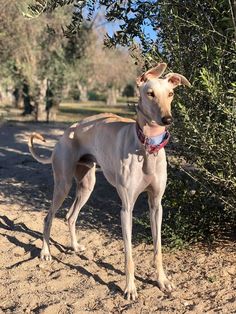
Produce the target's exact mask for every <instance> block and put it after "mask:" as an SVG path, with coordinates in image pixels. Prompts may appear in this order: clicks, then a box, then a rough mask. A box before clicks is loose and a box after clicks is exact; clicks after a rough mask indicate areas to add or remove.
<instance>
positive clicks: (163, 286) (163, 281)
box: [157, 276, 175, 293]
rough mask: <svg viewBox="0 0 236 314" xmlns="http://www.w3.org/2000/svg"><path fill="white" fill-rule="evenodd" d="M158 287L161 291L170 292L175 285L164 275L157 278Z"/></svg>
mask: <svg viewBox="0 0 236 314" xmlns="http://www.w3.org/2000/svg"><path fill="white" fill-rule="evenodd" d="M157 284H158V287H159V288H160V290H161V291H163V292H167V293H170V292H172V291H173V290H174V289H175V285H174V284H173V283H172V282H171V281H170V280H169V279H167V278H166V277H165V276H164V277H161V278H159V279H157Z"/></svg>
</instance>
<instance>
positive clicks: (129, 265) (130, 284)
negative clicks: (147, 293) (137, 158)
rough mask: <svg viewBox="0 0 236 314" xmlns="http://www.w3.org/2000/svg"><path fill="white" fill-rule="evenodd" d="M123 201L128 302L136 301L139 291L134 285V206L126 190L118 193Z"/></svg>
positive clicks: (122, 213) (122, 217)
mask: <svg viewBox="0 0 236 314" xmlns="http://www.w3.org/2000/svg"><path fill="white" fill-rule="evenodd" d="M118 193H119V195H120V197H121V200H122V209H121V226H122V234H123V239H124V246H125V273H126V286H125V290H124V294H125V297H126V298H127V300H130V299H131V300H135V298H136V297H137V290H136V287H135V283H134V262H133V257H132V242H131V240H132V212H133V205H134V202H132V201H131V200H130V199H129V196H128V195H129V193H128V191H126V190H125V189H122V191H118Z"/></svg>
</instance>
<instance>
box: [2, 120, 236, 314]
mask: <svg viewBox="0 0 236 314" xmlns="http://www.w3.org/2000/svg"><path fill="white" fill-rule="evenodd" d="M65 127H66V126H65V125H64V124H55V125H46V124H33V123H30V122H28V123H13V122H8V123H2V124H1V125H0V178H1V180H0V243H1V246H0V250H1V254H0V313H45V314H46V313H48V314H49V313H50V314H52V313H88V312H91V313H236V278H235V275H236V271H235V267H236V263H235V262H236V255H235V244H234V243H233V242H222V243H219V244H218V245H217V246H214V247H211V248H209V247H204V246H194V247H191V248H189V249H185V250H182V251H171V252H170V251H166V252H165V253H164V265H165V268H166V270H167V274H168V276H169V277H170V278H171V280H172V281H173V282H174V283H175V284H176V286H177V289H176V290H175V291H174V292H173V293H172V294H169V295H167V294H163V293H162V292H161V291H160V290H159V289H158V287H157V286H156V283H155V272H154V269H153V268H152V265H151V261H152V245H147V244H144V243H141V244H140V242H138V241H135V244H134V254H133V255H134V260H135V264H136V285H137V289H138V294H139V298H138V299H137V300H136V301H127V300H125V299H124V298H123V294H122V290H123V288H124V285H125V276H124V269H123V264H124V252H123V242H122V239H121V228H120V221H119V207H120V203H119V200H118V197H117V195H116V192H115V191H114V189H113V188H112V187H111V186H110V185H109V184H108V183H107V182H106V181H105V179H104V177H103V175H102V174H101V172H99V171H98V173H97V184H96V187H95V191H94V193H93V194H92V196H91V198H90V200H89V202H88V204H87V205H86V206H85V207H84V208H83V210H82V212H81V214H80V217H79V221H78V224H77V227H78V230H79V238H80V242H81V243H82V244H84V245H85V246H86V251H85V252H83V253H81V254H74V253H73V252H72V251H71V250H70V247H69V232H68V228H67V225H66V223H65V221H64V217H65V214H66V210H67V208H68V207H69V205H70V204H71V203H72V198H73V193H74V191H73V190H72V192H71V194H70V196H69V197H68V198H67V200H66V201H65V203H64V205H63V208H62V210H61V211H60V212H59V213H58V215H57V218H56V219H55V220H54V223H53V228H52V235H51V236H52V237H51V238H52V239H51V249H52V255H53V260H52V261H51V262H41V261H40V259H39V257H38V256H39V252H40V248H41V239H42V226H43V218H44V216H45V214H46V212H47V209H48V207H49V205H50V200H51V197H52V187H53V182H52V172H51V168H50V165H41V164H39V163H37V162H36V161H35V160H34V159H33V158H32V157H31V156H30V154H29V153H28V149H27V145H26V143H27V135H28V134H29V133H30V132H31V131H32V130H34V131H40V132H42V133H43V134H44V135H45V136H46V137H47V139H48V140H49V143H50V145H49V146H47V147H46V146H45V147H42V148H41V149H40V150H39V151H40V152H41V153H43V154H45V155H47V154H49V153H50V149H51V147H52V146H53V145H54V143H55V141H56V139H57V138H58V136H59V135H60V134H62V132H63V130H64V129H65ZM146 208H147V205H146V203H145V198H144V197H141V199H140V200H139V202H138V204H137V206H136V209H135V213H134V215H139V213H140V212H142V211H143V210H146ZM136 229H137V228H136V226H134V235H135V233H136V231H137V230H136Z"/></svg>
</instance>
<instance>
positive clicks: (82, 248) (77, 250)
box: [73, 243, 85, 253]
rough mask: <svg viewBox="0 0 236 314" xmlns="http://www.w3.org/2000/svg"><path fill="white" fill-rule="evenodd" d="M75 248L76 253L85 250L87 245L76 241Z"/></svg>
mask: <svg viewBox="0 0 236 314" xmlns="http://www.w3.org/2000/svg"><path fill="white" fill-rule="evenodd" d="M73 249H74V251H75V252H76V253H79V252H83V251H85V246H84V245H83V244H78V243H76V244H75V245H73Z"/></svg>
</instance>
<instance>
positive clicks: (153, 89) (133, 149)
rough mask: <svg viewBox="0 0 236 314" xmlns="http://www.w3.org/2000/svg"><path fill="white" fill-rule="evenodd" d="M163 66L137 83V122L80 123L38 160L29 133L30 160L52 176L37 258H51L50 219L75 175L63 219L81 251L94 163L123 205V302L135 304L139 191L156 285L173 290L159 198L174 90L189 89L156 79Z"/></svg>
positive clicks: (173, 77)
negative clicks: (80, 228) (81, 221)
mask: <svg viewBox="0 0 236 314" xmlns="http://www.w3.org/2000/svg"><path fill="white" fill-rule="evenodd" d="M166 66H167V65H166V64H165V63H160V64H158V65H157V66H156V67H154V68H152V69H150V70H149V71H147V72H145V73H143V74H142V75H141V76H140V77H139V78H138V79H137V85H138V89H139V93H140V97H139V103H138V106H137V120H136V121H134V120H132V119H126V118H122V117H119V116H117V115H114V114H109V113H108V114H106V113H105V114H99V115H95V116H92V117H89V118H87V119H84V120H82V121H81V122H78V123H76V124H73V125H72V126H71V127H69V128H68V129H67V130H66V131H65V133H64V135H63V136H62V137H61V138H60V140H59V142H58V143H57V144H56V146H55V148H54V150H53V153H52V155H51V157H50V158H48V159H46V158H42V157H40V156H38V155H37V154H36V153H35V150H34V147H33V139H34V138H36V139H39V140H41V141H45V139H44V138H43V137H42V136H41V135H40V134H38V133H33V134H32V135H31V136H30V138H29V150H30V152H31V154H32V155H33V157H34V158H35V159H36V160H37V161H39V162H41V163H44V164H49V163H52V168H53V174H54V192H53V201H52V206H51V208H50V210H49V212H48V214H47V216H46V217H45V221H44V232H43V247H42V251H41V258H42V259H44V260H51V255H50V250H49V237H50V229H51V225H52V219H53V217H54V216H55V213H56V211H57V210H58V209H59V207H60V206H61V205H62V203H63V201H64V199H65V197H66V196H67V194H68V192H69V190H70V187H71V184H72V179H73V177H74V178H75V180H76V183H77V190H76V198H75V201H74V203H73V204H72V206H71V208H70V210H69V211H68V213H67V217H66V218H67V220H68V224H69V230H70V235H71V243H72V247H73V249H74V250H75V251H79V250H83V249H84V247H83V246H82V245H81V244H78V242H77V239H76V233H75V224H76V220H77V217H78V214H79V212H80V209H81V207H82V206H83V205H84V204H85V203H86V202H87V200H88V198H89V196H90V194H91V192H92V190H93V188H94V185H95V167H96V164H98V165H99V166H100V167H101V169H102V171H103V173H104V176H105V177H106V179H107V180H108V182H110V184H112V185H113V186H114V187H115V188H116V190H117V192H118V194H119V196H120V199H121V202H122V209H121V225H122V234H123V240H124V247H125V272H126V286H125V290H124V294H125V296H126V298H127V299H133V300H134V299H135V298H136V297H137V291H136V287H135V283H134V262H133V258H132V244H131V237H132V211H133V207H134V203H135V201H136V199H137V197H138V195H139V194H140V193H141V192H143V191H147V193H148V203H149V209H150V222H151V231H152V236H153V244H154V265H155V267H156V273H157V284H158V286H159V288H160V289H161V290H163V291H171V290H172V289H173V288H174V285H173V284H172V283H171V282H170V281H169V280H168V279H167V277H166V275H165V272H164V269H163V266H162V252H161V223H162V205H161V199H162V196H163V193H164V191H165V186H166V179H167V163H166V155H165V150H164V146H165V145H166V143H167V142H168V138H169V132H168V131H167V129H166V128H167V126H168V125H170V124H171V123H172V120H173V119H172V116H171V102H172V100H173V95H174V94H173V90H174V88H175V87H177V86H178V85H186V86H190V83H189V81H188V80H187V79H186V78H185V77H184V76H182V75H180V74H177V73H169V74H167V75H166V76H165V77H164V78H160V76H161V75H162V74H163V72H164V71H165V69H166Z"/></svg>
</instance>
